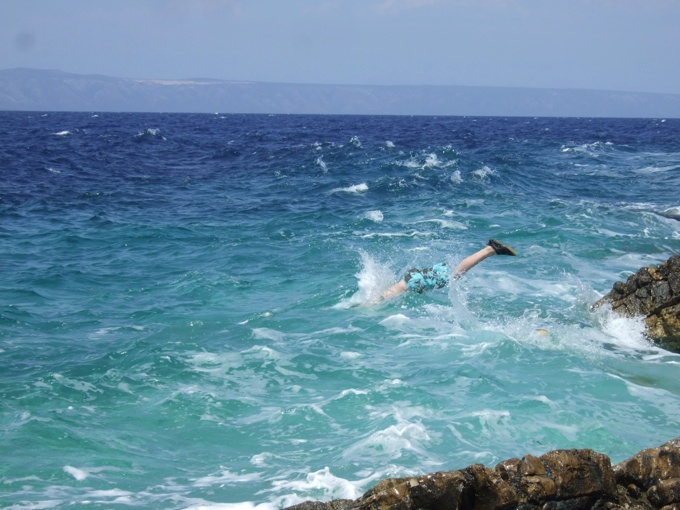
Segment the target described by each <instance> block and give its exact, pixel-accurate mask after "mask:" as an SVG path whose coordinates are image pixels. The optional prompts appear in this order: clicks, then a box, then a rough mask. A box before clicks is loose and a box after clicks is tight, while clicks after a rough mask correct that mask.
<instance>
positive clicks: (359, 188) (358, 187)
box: [331, 182, 368, 194]
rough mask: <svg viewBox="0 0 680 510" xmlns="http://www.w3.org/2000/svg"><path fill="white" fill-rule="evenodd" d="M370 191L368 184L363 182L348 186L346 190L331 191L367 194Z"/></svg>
mask: <svg viewBox="0 0 680 510" xmlns="http://www.w3.org/2000/svg"><path fill="white" fill-rule="evenodd" d="M366 191H368V184H366V183H365V182H362V183H361V184H354V185H352V186H347V187H346V188H335V189H332V190H331V193H356V194H358V193H365V192H366Z"/></svg>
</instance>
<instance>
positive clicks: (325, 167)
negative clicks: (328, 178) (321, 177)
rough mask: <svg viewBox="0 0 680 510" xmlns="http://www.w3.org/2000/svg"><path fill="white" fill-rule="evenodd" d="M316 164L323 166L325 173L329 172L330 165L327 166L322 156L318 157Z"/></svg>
mask: <svg viewBox="0 0 680 510" xmlns="http://www.w3.org/2000/svg"><path fill="white" fill-rule="evenodd" d="M316 164H317V165H319V166H320V167H321V170H323V173H328V166H326V162H325V161H324V160H323V158H322V157H321V156H319V157H318V158H317V159H316Z"/></svg>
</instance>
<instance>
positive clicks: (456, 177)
mask: <svg viewBox="0 0 680 510" xmlns="http://www.w3.org/2000/svg"><path fill="white" fill-rule="evenodd" d="M451 182H452V183H453V184H461V183H462V182H463V177H462V176H461V175H460V170H456V171H455V172H453V173H452V174H451Z"/></svg>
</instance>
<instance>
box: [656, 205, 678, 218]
mask: <svg viewBox="0 0 680 510" xmlns="http://www.w3.org/2000/svg"><path fill="white" fill-rule="evenodd" d="M659 214H660V215H661V216H665V217H666V218H671V219H674V220H680V206H679V207H669V208H668V209H665V210H663V211H661V212H660V213H659Z"/></svg>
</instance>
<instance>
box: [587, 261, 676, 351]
mask: <svg viewBox="0 0 680 510" xmlns="http://www.w3.org/2000/svg"><path fill="white" fill-rule="evenodd" d="M605 303H608V304H610V305H611V307H612V310H613V311H614V312H616V313H620V314H622V315H625V316H627V317H635V316H640V315H641V316H644V318H645V326H646V333H647V336H648V337H649V338H650V339H652V340H653V341H655V342H657V343H659V344H660V345H662V346H663V347H664V348H666V349H668V350H672V351H674V352H680V255H675V256H673V257H671V258H669V259H668V260H667V261H666V262H664V263H663V264H661V265H659V266H649V267H643V268H641V269H640V270H638V272H637V273H635V274H632V275H630V276H629V277H628V280H626V282H616V283H615V284H614V286H613V288H612V290H611V291H610V292H609V293H608V294H607V295H606V296H604V297H603V298H602V299H600V300H599V301H598V302H597V303H595V305H594V307H598V306H601V305H603V304H605Z"/></svg>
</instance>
